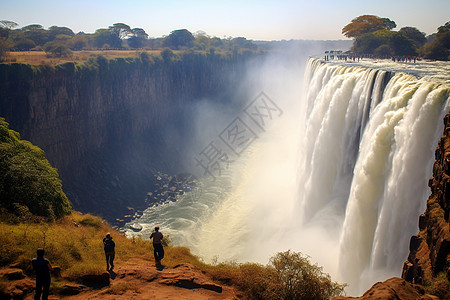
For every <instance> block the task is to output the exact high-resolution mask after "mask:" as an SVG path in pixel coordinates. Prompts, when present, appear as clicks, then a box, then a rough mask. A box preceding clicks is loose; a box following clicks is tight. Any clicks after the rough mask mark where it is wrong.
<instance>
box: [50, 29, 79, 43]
mask: <svg viewBox="0 0 450 300" xmlns="http://www.w3.org/2000/svg"><path fill="white" fill-rule="evenodd" d="M48 30H49V36H48V39H49V40H50V41H53V40H55V39H57V38H58V36H60V35H65V36H69V37H74V36H75V33H73V31H72V29H70V28H67V27H58V26H52V27H50V28H49V29H48Z"/></svg>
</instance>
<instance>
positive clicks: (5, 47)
mask: <svg viewBox="0 0 450 300" xmlns="http://www.w3.org/2000/svg"><path fill="white" fill-rule="evenodd" d="M9 48H10V44H9V43H8V41H7V40H6V39H5V38H3V37H0V62H1V61H3V60H5V58H6V56H7V55H8V51H9Z"/></svg>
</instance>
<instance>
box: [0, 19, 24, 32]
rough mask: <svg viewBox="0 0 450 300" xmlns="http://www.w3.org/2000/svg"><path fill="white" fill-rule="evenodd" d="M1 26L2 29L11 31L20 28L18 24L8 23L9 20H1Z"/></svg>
mask: <svg viewBox="0 0 450 300" xmlns="http://www.w3.org/2000/svg"><path fill="white" fill-rule="evenodd" d="M0 25H1V26H2V27H5V28H8V29H9V30H11V29H13V28H16V27H17V26H19V24H17V23H16V22H13V21H8V20H1V21H0Z"/></svg>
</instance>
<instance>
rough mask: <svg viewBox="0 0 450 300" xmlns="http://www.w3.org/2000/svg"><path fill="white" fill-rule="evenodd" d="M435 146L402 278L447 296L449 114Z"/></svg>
mask: <svg viewBox="0 0 450 300" xmlns="http://www.w3.org/2000/svg"><path fill="white" fill-rule="evenodd" d="M444 124H445V129H444V133H443V136H442V138H441V140H440V141H439V144H438V146H437V148H436V154H435V155H436V161H435V163H434V166H433V177H432V178H431V179H430V181H429V183H428V185H429V186H430V188H431V196H430V197H429V199H428V202H427V209H426V211H425V213H424V214H423V215H421V216H420V218H419V230H420V231H419V234H417V235H415V236H412V237H411V241H410V246H409V248H410V254H409V256H408V260H407V261H406V262H405V264H404V266H403V272H402V278H404V279H405V280H407V281H409V282H412V283H417V284H421V285H423V286H425V287H428V288H429V289H430V290H431V291H432V292H433V293H434V294H437V295H439V296H442V297H444V296H445V295H447V296H450V293H449V292H448V291H449V290H450V286H449V284H448V283H449V281H450V229H449V228H450V223H449V213H450V114H448V115H447V116H446V117H445V119H444Z"/></svg>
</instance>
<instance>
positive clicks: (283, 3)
mask: <svg viewBox="0 0 450 300" xmlns="http://www.w3.org/2000/svg"><path fill="white" fill-rule="evenodd" d="M0 1H1V2H0V20H10V21H14V22H16V23H18V24H19V26H20V27H23V26H26V25H30V24H41V25H43V26H44V27H45V28H48V27H50V26H52V25H57V26H66V27H69V28H71V29H72V30H73V31H74V32H75V33H77V32H79V31H84V32H86V33H93V32H94V31H95V30H96V29H98V28H106V27H108V26H110V25H112V24H113V23H119V22H120V23H126V24H128V25H130V27H132V28H135V27H140V28H143V29H144V30H145V31H146V32H147V33H148V34H149V36H150V37H161V36H164V35H168V34H169V33H170V32H171V31H172V30H175V29H182V28H186V29H188V30H189V31H191V32H193V33H194V32H196V31H198V30H202V31H205V32H206V33H207V34H209V35H211V36H218V37H224V36H232V37H238V36H244V37H246V38H248V39H253V40H281V39H314V40H324V39H343V38H344V36H343V35H342V34H341V30H342V27H344V26H345V25H346V24H348V23H349V22H350V21H351V20H352V19H353V18H355V17H357V16H360V15H363V14H373V15H377V16H379V17H386V18H390V19H391V20H393V21H395V22H396V23H397V28H396V29H395V30H398V29H400V28H401V27H404V26H412V27H416V28H418V29H419V30H421V31H423V32H425V33H426V34H431V33H434V32H436V29H437V27H439V26H441V25H443V24H445V23H446V22H448V21H450V0H427V1H425V0H371V1H366V0H333V1H332V0H321V1H317V0H309V1H305V0H297V1H294V0H278V1H277V0H259V1H254V0H251V1H242V0H241V1H236V0H229V1H213V0H210V1H206V0H191V1H170V0H159V1H154V0H122V1H117V0H0Z"/></svg>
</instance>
